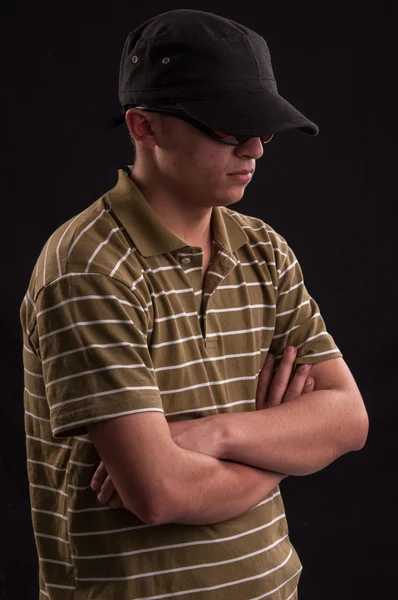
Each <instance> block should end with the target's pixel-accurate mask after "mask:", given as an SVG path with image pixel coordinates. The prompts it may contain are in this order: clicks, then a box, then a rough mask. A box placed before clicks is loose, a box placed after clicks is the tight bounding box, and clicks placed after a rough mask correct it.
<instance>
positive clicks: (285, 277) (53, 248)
mask: <svg viewBox="0 0 398 600" xmlns="http://www.w3.org/2000/svg"><path fill="white" fill-rule="evenodd" d="M212 228H213V232H214V237H215V240H214V242H215V244H216V246H217V252H216V254H215V256H214V259H213V262H212V263H211V264H210V266H209V269H208V271H207V274H206V277H205V280H204V285H203V287H202V272H201V270H202V256H203V255H202V249H201V248H199V247H193V246H189V245H187V244H186V242H185V241H184V240H182V239H181V238H179V237H178V236H176V235H175V234H174V233H173V232H171V231H170V230H169V229H168V228H167V227H166V226H165V225H164V224H163V223H162V221H161V220H160V219H159V218H158V217H157V215H156V213H155V212H154V211H153V210H152V208H151V207H150V205H149V204H148V202H147V201H146V200H145V198H144V197H143V195H142V194H141V192H140V190H139V189H138V187H137V186H136V185H135V183H134V182H133V181H132V180H131V179H130V178H129V176H128V174H127V173H126V172H125V171H124V170H123V169H119V170H118V180H117V183H116V185H115V187H114V188H113V189H112V190H110V191H108V192H107V193H106V194H104V195H103V196H101V197H100V198H99V199H98V200H97V201H95V202H94V203H93V204H92V205H91V206H89V207H88V208H86V209H85V210H83V211H82V212H81V213H80V214H78V215H76V216H75V217H74V218H72V219H70V220H68V221H67V222H66V223H64V224H63V225H61V227H59V228H58V229H57V230H56V231H54V233H53V234H52V235H51V237H50V238H49V239H48V241H47V243H46V244H45V245H44V247H43V249H42V251H41V253H40V256H39V257H38V260H37V262H36V265H35V268H34V270H33V273H32V276H31V279H30V282H29V286H28V290H27V292H26V295H25V297H24V299H23V301H22V304H21V308H20V318H21V325H22V330H23V342H24V346H23V363H24V377H25V390H24V406H25V428H26V447H27V461H28V463H27V467H28V477H29V484H30V498H31V506H32V521H33V529H34V535H35V539H36V545H37V551H38V555H39V569H40V588H41V590H42V592H41V594H42V595H41V598H44V597H49V598H51V599H56V600H58V599H67V600H72V599H73V600H83V599H84V600H91V599H94V598H95V599H98V598H101V599H108V598H109V599H111V598H112V599H113V598H115V599H116V598H117V599H129V600H130V599H135V600H137V599H141V600H144V599H145V600H154V599H155V598H156V599H158V598H162V599H163V598H170V599H174V598H182V599H184V598H187V599H189V598H200V599H203V600H216V599H217V600H221V599H225V600H227V599H228V600H242V599H245V600H248V599H250V598H253V599H254V598H260V597H261V598H265V597H266V598H269V600H288V599H293V598H297V585H298V581H299V578H300V573H301V570H302V564H301V561H300V559H299V556H298V554H297V552H296V550H295V548H294V547H293V545H292V544H291V541H290V539H289V531H288V525H287V520H286V515H285V511H284V505H283V500H282V497H281V493H280V489H279V486H276V487H275V489H274V490H273V491H272V492H271V493H270V494H269V495H268V496H267V498H265V499H264V500H263V501H262V502H260V503H259V504H258V505H257V506H256V507H254V508H253V509H252V510H250V511H248V512H247V513H245V514H243V515H241V516H238V517H236V518H233V519H230V520H227V521H223V522H220V523H216V524H210V525H204V526H203V525H200V526H198V525H179V524H172V523H171V524H166V525H148V524H144V523H143V522H142V521H140V520H139V519H138V518H137V517H136V516H135V515H134V514H132V513H130V512H128V511H127V510H125V509H123V508H122V509H117V510H114V509H110V508H109V507H107V506H103V505H102V504H100V503H99V502H98V500H97V497H96V494H95V493H94V492H93V491H92V490H91V488H90V480H91V477H92V475H93V473H94V471H95V468H96V466H97V465H98V464H99V461H100V459H99V456H98V453H97V452H96V449H95V447H94V445H93V444H92V443H91V442H90V440H89V439H88V436H87V433H86V427H85V426H86V424H88V423H92V422H95V421H99V420H102V419H109V418H112V417H115V416H120V415H127V414H134V413H138V412H142V411H157V412H161V413H163V414H164V415H165V417H166V419H167V420H168V421H169V422H171V421H173V420H181V419H183V418H189V419H191V418H195V417H203V416H207V415H214V414H219V413H224V412H241V411H254V410H255V396H256V388H257V379H258V374H259V371H260V370H261V368H262V365H263V363H264V360H265V357H266V354H267V352H268V351H271V352H272V353H274V354H275V356H276V364H275V368H278V365H279V363H280V359H281V355H282V352H283V349H284V348H285V347H286V346H287V345H294V346H297V349H298V353H297V357H296V365H297V364H299V363H307V362H308V363H312V364H315V363H319V362H321V361H324V360H328V359H332V358H337V357H341V356H343V355H342V353H341V352H340V350H339V348H338V347H337V346H336V343H335V341H334V339H333V337H332V336H331V335H330V334H329V333H328V331H327V329H326V325H325V322H324V320H323V318H322V316H321V314H320V311H319V306H318V304H317V303H316V301H315V300H314V299H313V298H312V297H311V296H310V294H309V292H308V290H307V288H306V286H305V283H304V280H303V273H302V270H301V267H300V264H299V262H298V260H297V258H296V256H295V254H294V252H293V250H292V249H291V248H290V247H289V245H288V243H287V241H286V239H285V238H284V237H283V236H281V235H280V234H279V233H277V232H276V231H275V230H274V229H273V228H272V227H271V226H270V225H269V224H267V223H265V222H264V221H262V220H261V219H259V218H255V217H251V216H248V215H244V214H241V213H239V212H237V211H236V210H232V209H229V208H226V207H214V209H213V213H212Z"/></svg>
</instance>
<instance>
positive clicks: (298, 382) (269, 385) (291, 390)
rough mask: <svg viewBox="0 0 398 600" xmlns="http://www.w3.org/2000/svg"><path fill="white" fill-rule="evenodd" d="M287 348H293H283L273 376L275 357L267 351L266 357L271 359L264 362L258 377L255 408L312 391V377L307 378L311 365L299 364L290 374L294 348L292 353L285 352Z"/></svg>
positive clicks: (273, 404) (267, 406) (294, 354)
mask: <svg viewBox="0 0 398 600" xmlns="http://www.w3.org/2000/svg"><path fill="white" fill-rule="evenodd" d="M289 348H294V346H288V347H287V348H285V350H284V352H283V356H282V359H281V362H280V364H279V368H278V370H277V371H276V373H275V375H274V376H273V373H274V364H275V359H274V356H273V355H272V354H270V353H268V355H267V358H269V357H271V360H270V361H269V362H265V363H264V365H263V368H262V369H261V372H260V375H259V378H258V383H257V393H256V410H261V409H264V408H272V407H275V406H279V405H280V404H282V402H289V400H293V399H294V398H298V397H299V396H301V395H303V394H308V393H309V392H313V391H314V385H315V383H314V379H313V378H312V377H309V378H308V375H309V372H310V370H311V365H299V366H298V367H297V369H296V371H295V372H294V374H292V367H293V365H294V361H295V359H296V349H295V348H294V352H293V353H289V352H287V350H288V349H289ZM272 376H273V377H272ZM289 380H290V384H289Z"/></svg>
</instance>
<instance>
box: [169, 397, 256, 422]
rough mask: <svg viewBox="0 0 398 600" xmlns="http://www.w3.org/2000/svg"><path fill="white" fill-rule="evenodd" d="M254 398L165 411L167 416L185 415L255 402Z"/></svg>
mask: <svg viewBox="0 0 398 600" xmlns="http://www.w3.org/2000/svg"><path fill="white" fill-rule="evenodd" d="M255 403H256V399H255V398H253V399H251V400H237V401H236V402H228V403H226V404H214V405H213V404H212V405H211V406H203V407H202V406H201V407H200V408H190V409H188V410H179V411H177V412H172V413H166V416H167V417H173V416H175V415H185V414H189V413H197V412H202V411H205V410H217V409H218V408H225V407H228V406H239V405H241V404H255Z"/></svg>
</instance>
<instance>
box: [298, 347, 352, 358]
mask: <svg viewBox="0 0 398 600" xmlns="http://www.w3.org/2000/svg"><path fill="white" fill-rule="evenodd" d="M336 352H340V350H339V349H338V348H337V350H325V352H314V353H311V354H304V356H302V357H301V358H310V357H312V356H325V354H334V353H336ZM340 354H342V352H340Z"/></svg>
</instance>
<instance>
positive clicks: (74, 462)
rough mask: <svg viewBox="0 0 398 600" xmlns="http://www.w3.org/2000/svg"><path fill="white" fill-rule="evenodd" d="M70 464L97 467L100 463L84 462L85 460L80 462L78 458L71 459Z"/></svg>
mask: <svg viewBox="0 0 398 600" xmlns="http://www.w3.org/2000/svg"><path fill="white" fill-rule="evenodd" d="M69 464H71V465H77V466H78V467H97V466H98V465H99V463H98V462H95V463H83V462H79V461H78V460H70V461H69Z"/></svg>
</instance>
